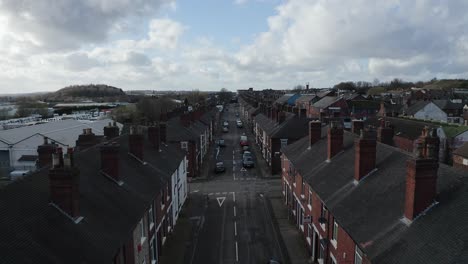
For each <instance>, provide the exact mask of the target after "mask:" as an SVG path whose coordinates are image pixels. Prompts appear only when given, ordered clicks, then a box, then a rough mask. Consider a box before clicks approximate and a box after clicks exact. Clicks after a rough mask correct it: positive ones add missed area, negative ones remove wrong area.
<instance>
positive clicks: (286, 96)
mask: <svg viewBox="0 0 468 264" xmlns="http://www.w3.org/2000/svg"><path fill="white" fill-rule="evenodd" d="M293 95H294V94H284V95H282V96H281V97H280V98H278V99H276V101H275V103H277V104H285V103H286V102H287V101H288V99H289V98H291V97H292V96H293Z"/></svg>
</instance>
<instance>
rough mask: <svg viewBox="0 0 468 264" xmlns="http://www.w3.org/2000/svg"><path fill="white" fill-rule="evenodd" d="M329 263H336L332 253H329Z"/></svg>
mask: <svg viewBox="0 0 468 264" xmlns="http://www.w3.org/2000/svg"><path fill="white" fill-rule="evenodd" d="M330 263H331V264H336V260H335V258H334V257H333V255H330Z"/></svg>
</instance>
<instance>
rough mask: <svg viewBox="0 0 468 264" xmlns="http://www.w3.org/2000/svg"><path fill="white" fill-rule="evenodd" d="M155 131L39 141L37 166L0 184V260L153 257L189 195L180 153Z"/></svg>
mask: <svg viewBox="0 0 468 264" xmlns="http://www.w3.org/2000/svg"><path fill="white" fill-rule="evenodd" d="M115 129H117V131H115ZM159 132H160V128H159V126H150V127H133V128H131V129H130V133H129V134H125V135H119V131H118V128H117V127H110V128H108V129H107V130H106V131H105V134H106V139H105V140H99V139H96V136H95V135H94V134H92V133H83V134H82V135H80V137H79V139H78V142H77V144H76V145H77V147H76V148H68V149H67V150H66V154H63V151H62V148H60V147H58V146H57V145H55V144H52V143H51V142H49V141H45V142H44V144H43V145H41V146H39V148H38V156H39V159H38V164H39V167H40V169H39V170H37V172H35V173H34V174H32V175H29V176H26V177H24V178H23V179H19V180H17V181H15V182H13V183H11V184H9V185H7V186H6V187H4V188H3V189H2V190H0V200H1V201H2V203H1V204H0V215H1V217H0V232H1V233H2V236H1V237H0V255H1V261H0V262H1V263H119V264H121V263H138V264H140V263H158V261H159V256H161V254H162V252H163V250H164V247H163V245H164V244H165V241H166V239H167V237H168V236H169V235H170V233H171V232H172V230H173V228H174V226H175V224H176V221H177V218H178V215H179V212H180V210H181V207H182V205H183V204H184V201H185V199H186V197H187V180H186V174H187V170H186V165H187V160H186V157H185V153H183V152H182V151H180V150H179V149H178V148H174V147H173V146H169V145H167V144H164V143H161V141H160V136H161V133H159Z"/></svg>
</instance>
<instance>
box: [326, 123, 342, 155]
mask: <svg viewBox="0 0 468 264" xmlns="http://www.w3.org/2000/svg"><path fill="white" fill-rule="evenodd" d="M342 150H343V126H342V125H341V124H340V123H339V122H336V121H332V122H331V123H330V127H329V128H328V156H327V159H328V160H331V159H332V158H333V157H334V156H335V155H336V154H338V153H339V152H340V151H342Z"/></svg>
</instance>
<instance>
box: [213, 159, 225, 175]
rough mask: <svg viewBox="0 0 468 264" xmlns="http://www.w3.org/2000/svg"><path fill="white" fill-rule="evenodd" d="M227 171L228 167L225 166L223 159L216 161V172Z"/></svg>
mask: <svg viewBox="0 0 468 264" xmlns="http://www.w3.org/2000/svg"><path fill="white" fill-rule="evenodd" d="M225 171H226V167H224V162H222V161H218V162H216V166H215V173H221V172H225Z"/></svg>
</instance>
